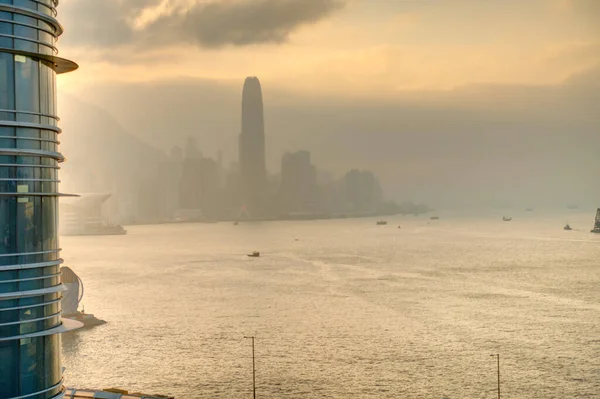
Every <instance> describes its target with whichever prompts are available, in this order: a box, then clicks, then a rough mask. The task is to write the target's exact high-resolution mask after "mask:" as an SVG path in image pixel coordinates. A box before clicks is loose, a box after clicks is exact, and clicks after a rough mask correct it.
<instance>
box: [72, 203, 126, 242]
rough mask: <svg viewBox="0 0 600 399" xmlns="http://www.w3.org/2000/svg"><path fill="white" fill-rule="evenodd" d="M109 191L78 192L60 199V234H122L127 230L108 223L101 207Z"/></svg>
mask: <svg viewBox="0 0 600 399" xmlns="http://www.w3.org/2000/svg"><path fill="white" fill-rule="evenodd" d="M111 196H112V194H111V193H91V194H80V195H77V196H74V197H70V198H64V199H61V202H60V214H61V220H60V234H61V235H63V236H92V235H124V234H127V230H125V229H124V228H123V226H120V225H118V224H111V223H109V222H108V221H107V220H106V218H105V217H104V215H103V207H104V204H105V203H106V201H107V200H108V199H109V198H110V197H111Z"/></svg>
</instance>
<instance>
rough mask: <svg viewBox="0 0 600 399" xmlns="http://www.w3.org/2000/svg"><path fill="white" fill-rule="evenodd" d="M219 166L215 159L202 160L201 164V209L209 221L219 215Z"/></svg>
mask: <svg viewBox="0 0 600 399" xmlns="http://www.w3.org/2000/svg"><path fill="white" fill-rule="evenodd" d="M219 190H220V185H219V166H218V164H217V162H215V160H214V159H211V158H202V160H201V164H200V192H201V194H200V209H202V213H203V214H204V215H205V216H206V217H208V218H209V219H215V218H217V216H218V213H219V205H220V204H219V194H220V192H219Z"/></svg>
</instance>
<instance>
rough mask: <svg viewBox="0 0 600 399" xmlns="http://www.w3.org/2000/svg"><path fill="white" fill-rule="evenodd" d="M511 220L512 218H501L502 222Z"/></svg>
mask: <svg viewBox="0 0 600 399" xmlns="http://www.w3.org/2000/svg"><path fill="white" fill-rule="evenodd" d="M511 220H512V217H506V216H504V217H503V218H502V221H503V222H510V221H511Z"/></svg>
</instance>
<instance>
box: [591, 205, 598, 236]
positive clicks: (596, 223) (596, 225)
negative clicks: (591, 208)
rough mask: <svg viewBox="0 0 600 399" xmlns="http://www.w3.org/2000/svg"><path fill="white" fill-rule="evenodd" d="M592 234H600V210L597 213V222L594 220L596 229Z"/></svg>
mask: <svg viewBox="0 0 600 399" xmlns="http://www.w3.org/2000/svg"><path fill="white" fill-rule="evenodd" d="M591 232H592V233H600V208H598V210H597V211H596V220H594V228H593V229H592V230H591Z"/></svg>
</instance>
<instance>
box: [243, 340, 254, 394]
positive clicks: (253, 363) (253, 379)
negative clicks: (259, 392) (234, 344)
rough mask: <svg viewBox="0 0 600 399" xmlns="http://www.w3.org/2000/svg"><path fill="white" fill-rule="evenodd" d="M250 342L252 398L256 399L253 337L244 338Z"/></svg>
mask: <svg viewBox="0 0 600 399" xmlns="http://www.w3.org/2000/svg"><path fill="white" fill-rule="evenodd" d="M244 338H245V339H251V340H252V397H253V398H254V399H256V372H255V368H254V336H251V337H244Z"/></svg>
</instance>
